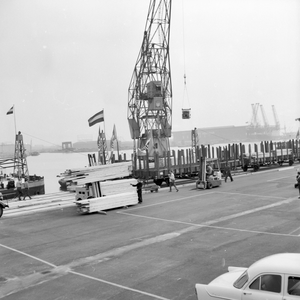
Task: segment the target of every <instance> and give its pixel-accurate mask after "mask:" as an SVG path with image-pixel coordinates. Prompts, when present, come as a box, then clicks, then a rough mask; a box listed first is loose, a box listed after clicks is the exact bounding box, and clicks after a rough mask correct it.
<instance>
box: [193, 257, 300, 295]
mask: <svg viewBox="0 0 300 300" xmlns="http://www.w3.org/2000/svg"><path fill="white" fill-rule="evenodd" d="M196 295H197V297H198V300H212V299H218V300H220V299H226V300H266V299H268V300H296V299H297V300H300V253H280V254H274V255H271V256H267V257H265V258H263V259H260V260H258V261H257V262H255V263H254V264H252V265H251V266H250V267H249V268H238V267H228V273H225V274H223V275H220V276H219V277H217V278H216V279H214V280H213V281H211V282H210V283H209V284H208V285H206V284H196Z"/></svg>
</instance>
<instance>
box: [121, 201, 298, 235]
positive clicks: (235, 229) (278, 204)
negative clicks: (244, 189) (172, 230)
mask: <svg viewBox="0 0 300 300" xmlns="http://www.w3.org/2000/svg"><path fill="white" fill-rule="evenodd" d="M281 199H282V198H281ZM295 200H298V199H297V198H289V199H284V200H283V201H280V202H276V203H272V204H269V205H265V206H261V207H257V208H254V209H250V210H247V211H243V212H240V213H236V214H233V215H229V216H225V217H221V218H218V219H215V220H211V221H207V222H205V223H203V224H197V223H191V222H184V221H176V220H170V219H164V218H157V217H151V216H143V215H138V214H134V213H131V211H132V210H133V209H129V210H127V212H117V213H119V214H123V215H129V216H134V217H138V218H145V219H151V220H156V221H163V222H168V223H174V224H183V225H188V226H196V227H207V228H214V229H221V230H230V231H238V232H249V233H257V234H265V235H273V236H274V235H275V236H297V237H298V235H292V234H286V233H273V232H264V231H258V230H249V229H237V228H230V227H221V226H213V225H212V224H216V223H219V222H222V221H228V220H230V219H235V218H238V217H241V216H245V215H249V214H252V213H254V212H257V211H262V210H265V209H268V208H273V207H276V206H280V205H283V204H288V203H291V202H293V201H295ZM142 207H143V206H141V207H140V208H142Z"/></svg>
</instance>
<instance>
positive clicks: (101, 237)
mask: <svg viewBox="0 0 300 300" xmlns="http://www.w3.org/2000/svg"><path fill="white" fill-rule="evenodd" d="M296 170H297V165H295V166H294V165H293V166H282V167H280V166H278V167H277V168H276V169H272V170H270V169H268V170H266V171H258V172H250V171H248V172H246V173H241V175H236V176H234V181H233V182H228V183H222V185H221V186H220V187H218V188H214V189H211V190H199V189H196V188H195V186H194V185H192V184H187V185H181V186H179V192H178V193H174V192H172V193H170V192H168V189H166V188H165V189H164V188H161V189H159V191H158V192H157V193H150V192H149V193H144V194H143V203H142V204H140V205H135V206H132V207H128V208H120V209H113V210H109V211H108V212H107V215H101V214H97V213H94V214H89V215H79V214H77V212H76V208H75V204H74V203H73V204H74V206H69V207H65V208H63V209H61V208H60V207H59V206H57V207H56V208H55V209H51V210H48V211H36V212H34V211H32V213H30V214H24V215H22V214H20V215H18V216H11V217H9V216H8V215H6V214H5V213H4V215H3V218H1V219H0V223H1V243H0V255H1V260H0V268H1V276H0V278H1V280H0V298H11V299H14V300H19V299H46V300H50V299H54V298H55V299H59V298H64V299H75V300H77V299H78V300H79V299H101V300H112V299H114V300H124V299H125V300H126V299H130V300H137V299H147V300H148V299H149V300H150V299H164V300H171V299H172V300H174V299H175V300H192V299H196V298H195V284H196V283H208V282H209V281H211V280H212V279H214V278H215V277H216V276H218V275H220V274H222V273H224V272H226V271H227V268H228V266H232V265H233V266H242V267H247V266H249V265H250V264H252V263H253V262H255V261H256V260H258V259H260V258H262V257H265V256H267V255H271V254H274V253H281V252H299V249H300V241H299V236H300V229H299V215H300V206H299V200H298V190H297V189H295V188H294V182H295V175H296ZM67 194H70V195H73V196H74V194H73V193H67ZM49 200H50V199H49ZM30 201H31V200H29V201H28V203H29V202H30ZM70 201H71V200H70ZM22 204H23V203H22Z"/></svg>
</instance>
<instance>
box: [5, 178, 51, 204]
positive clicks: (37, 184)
mask: <svg viewBox="0 0 300 300" xmlns="http://www.w3.org/2000/svg"><path fill="white" fill-rule="evenodd" d="M28 186H29V195H30V196H34V195H44V194H45V182H44V177H39V178H38V179H36V180H32V181H29V182H28ZM22 191H23V190H22ZM0 192H1V193H2V195H3V199H5V200H6V199H13V198H17V197H18V192H17V190H16V188H6V187H5V188H3V189H0Z"/></svg>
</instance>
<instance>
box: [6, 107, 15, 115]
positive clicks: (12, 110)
mask: <svg viewBox="0 0 300 300" xmlns="http://www.w3.org/2000/svg"><path fill="white" fill-rule="evenodd" d="M13 113H14V106H12V107H11V109H10V110H9V111H8V112H7V113H6V114H7V115H11V114H13Z"/></svg>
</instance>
